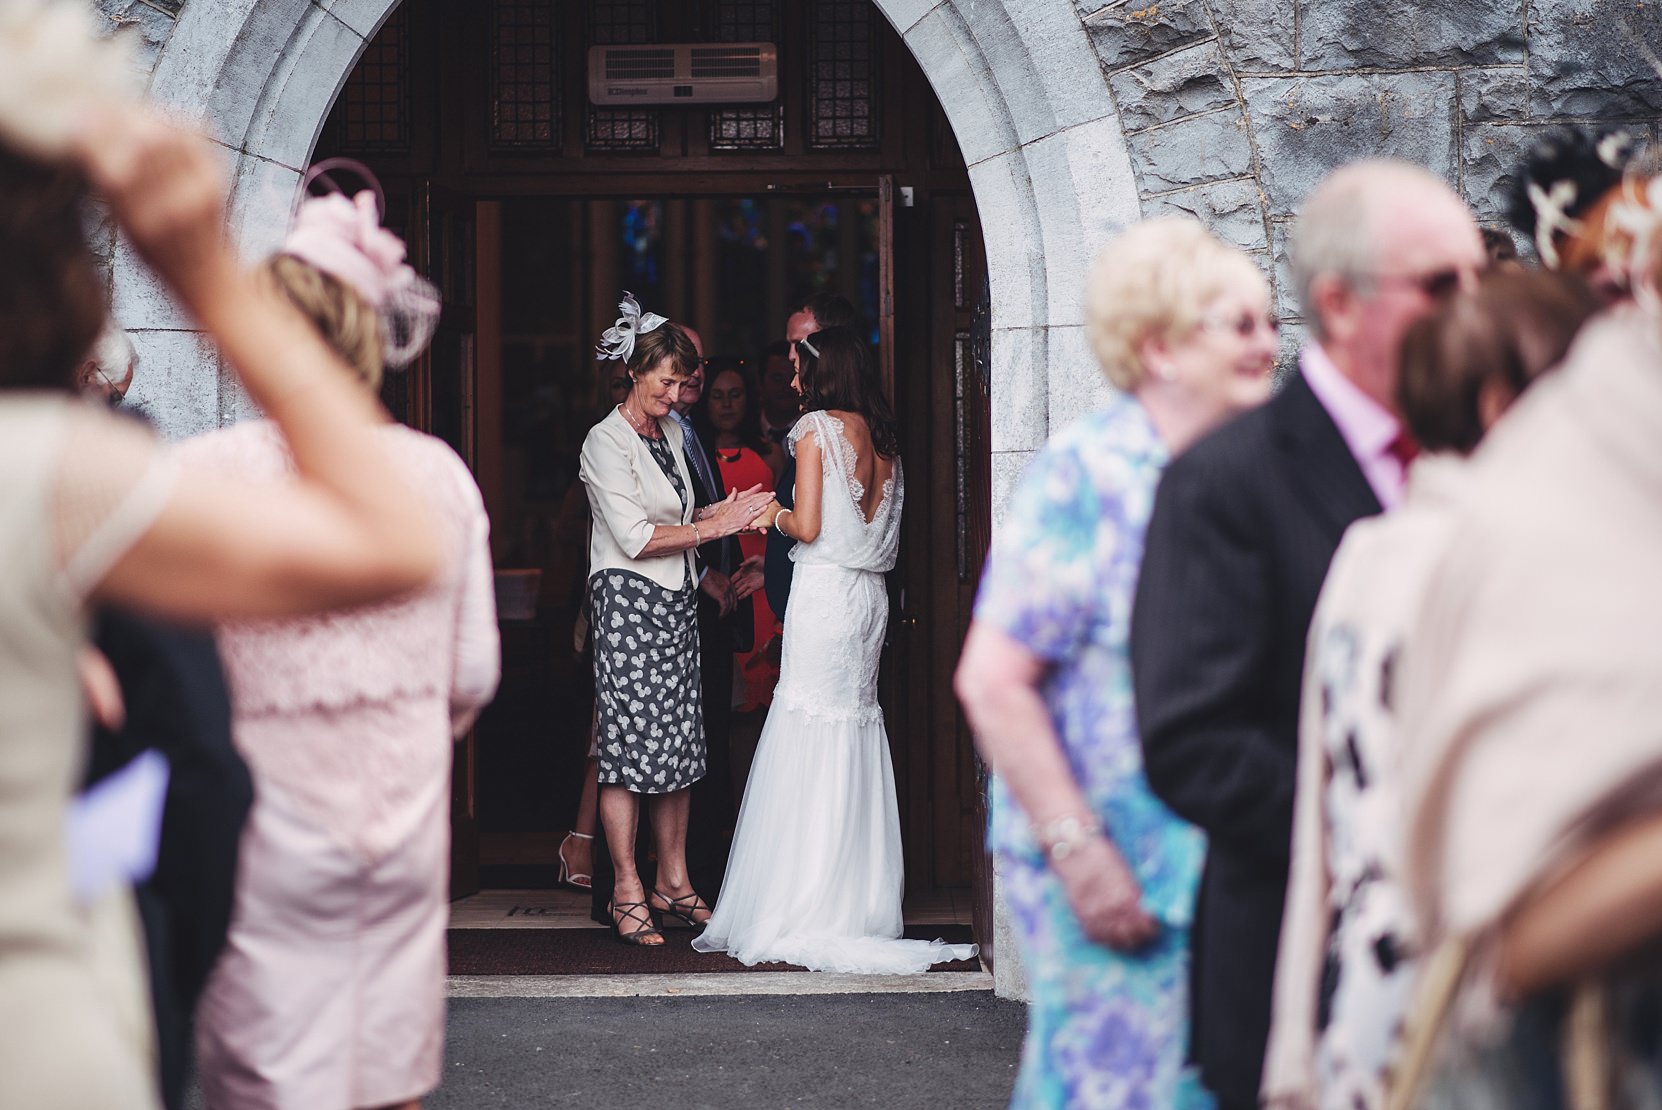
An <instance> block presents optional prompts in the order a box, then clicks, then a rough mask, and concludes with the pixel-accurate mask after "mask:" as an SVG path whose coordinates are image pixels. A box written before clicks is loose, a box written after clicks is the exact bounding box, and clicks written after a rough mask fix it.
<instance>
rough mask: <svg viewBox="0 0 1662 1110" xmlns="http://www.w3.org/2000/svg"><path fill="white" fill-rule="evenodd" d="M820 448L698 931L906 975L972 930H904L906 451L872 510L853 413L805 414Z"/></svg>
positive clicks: (741, 947)
mask: <svg viewBox="0 0 1662 1110" xmlns="http://www.w3.org/2000/svg"><path fill="white" fill-rule="evenodd" d="M810 434H811V435H813V436H815V438H816V439H817V441H818V444H819V447H820V458H821V460H822V461H823V472H824V478H823V482H824V485H823V490H824V499H823V502H822V505H823V508H822V510H821V525H820V534H819V537H818V538H817V539H815V540H814V542H813V543H803V544H798V545H797V546H796V548H795V550H794V551H793V552H792V553H791V558H792V560H794V561H795V563H796V567H795V569H794V571H793V577H792V579H791V603H790V606H789V607H788V608H787V609H786V610H785V641H784V657H783V660H782V663H781V668H780V675H779V685H778V687H777V689H776V690H775V692H774V696H773V708H772V709H771V710H770V711H769V713H768V719H767V724H766V725H765V726H764V727H763V729H762V737H761V740H760V741H759V742H758V745H757V748H756V760H755V762H754V764H752V766H751V771H750V781H749V783H748V784H747V785H746V787H745V792H744V804H743V805H742V806H741V807H740V810H739V823H738V828H737V831H736V832H735V834H734V839H733V851H732V854H731V855H730V856H729V857H728V862H727V877H726V879H725V880H724V881H723V883H722V887H721V897H720V898H719V899H718V900H717V902H716V907H715V914H714V916H713V917H711V918H710V922H709V924H708V925H707V926H706V928H705V930H704V932H703V934H702V935H701V936H699V937H698V938H697V939H696V940H694V941H693V947H694V948H696V949H698V950H699V951H700V952H727V953H728V954H729V955H731V956H733V957H734V958H736V959H738V960H740V961H742V962H744V963H746V964H758V963H769V962H783V963H790V964H796V965H798V966H801V967H807V968H811V969H813V970H815V971H842V972H864V973H902V972H918V971H925V970H927V969H928V968H929V966H930V965H931V964H934V963H939V962H941V961H943V960H967V959H970V958H971V957H973V956H974V955H975V954H976V947H975V945H973V944H946V943H945V942H943V941H938V940H935V941H926V940H902V939H899V938H900V934H901V918H900V899H901V892H902V889H903V887H904V885H905V872H904V865H903V864H902V860H901V850H900V814H899V809H898V807H897V805H896V801H895V786H894V767H893V765H892V764H891V763H890V760H889V736H888V732H887V730H885V729H884V727H883V711H882V709H881V708H880V707H879V706H878V704H877V665H878V656H879V655H880V654H881V652H882V649H883V634H884V630H885V628H886V626H887V623H888V616H889V598H888V593H887V592H886V590H885V588H884V583H883V574H884V572H886V571H888V570H891V569H893V567H894V564H895V553H896V551H897V549H898V548H899V546H900V511H901V503H902V501H903V500H904V497H905V485H904V482H903V479H902V475H901V469H900V460H899V459H896V460H895V468H894V477H893V478H891V479H890V480H889V481H888V482H887V483H885V484H884V490H883V499H882V501H881V503H880V504H879V505H878V507H877V512H876V515H875V516H874V517H873V518H872V519H871V520H870V521H869V522H868V521H867V520H866V519H865V516H864V514H863V513H862V511H861V509H860V502H861V500H862V498H863V497H864V494H865V490H864V487H862V486H861V485H860V483H859V482H858V481H857V480H856V479H855V478H854V461H855V455H854V448H853V446H852V445H851V444H850V443H849V442H848V439H847V438H846V437H845V436H844V434H843V426H842V422H841V421H840V420H838V419H837V418H836V417H833V416H829V415H827V414H826V413H824V412H812V413H808V414H807V415H805V416H804V417H803V418H802V419H801V420H800V421H799V422H798V423H797V425H796V427H795V429H794V430H793V431H792V432H791V435H790V439H789V441H788V443H789V446H790V449H791V452H792V453H793V454H794V453H795V451H796V444H797V442H798V441H799V440H800V439H801V438H802V437H804V436H806V435H810Z"/></svg>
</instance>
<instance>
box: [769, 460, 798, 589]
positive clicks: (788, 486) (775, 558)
mask: <svg viewBox="0 0 1662 1110" xmlns="http://www.w3.org/2000/svg"><path fill="white" fill-rule="evenodd" d="M773 497H774V500H776V501H778V502H779V504H780V505H782V506H784V507H785V508H787V509H790V508H794V507H795V506H796V456H795V455H787V456H786V459H785V469H784V470H782V471H781V472H780V474H779V481H778V482H776V483H774V490H773ZM795 546H796V541H795V540H793V539H791V538H790V537H789V536H786V535H784V534H782V533H781V532H780V531H779V529H777V528H770V529H768V546H767V554H766V557H765V560H764V562H763V563H762V576H763V582H762V587H763V592H764V593H766V594H767V598H768V608H770V609H772V610H773V615H774V616H776V617H778V618H779V619H780V620H781V621H783V620H784V619H785V606H786V605H787V604H789V602H790V600H791V574H792V573H793V572H794V571H795V569H796V565H795V564H794V563H792V562H791V549H792V548H794V547H795Z"/></svg>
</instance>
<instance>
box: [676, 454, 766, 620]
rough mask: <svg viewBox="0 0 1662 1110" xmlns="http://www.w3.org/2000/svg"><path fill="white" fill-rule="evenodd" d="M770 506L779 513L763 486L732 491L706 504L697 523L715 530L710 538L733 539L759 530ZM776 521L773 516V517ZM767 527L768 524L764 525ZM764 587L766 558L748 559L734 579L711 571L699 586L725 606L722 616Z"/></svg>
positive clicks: (699, 513)
mask: <svg viewBox="0 0 1662 1110" xmlns="http://www.w3.org/2000/svg"><path fill="white" fill-rule="evenodd" d="M769 507H774V508H775V511H777V502H775V501H774V500H773V494H772V493H770V492H768V491H767V490H765V489H763V488H762V487H761V486H760V485H754V486H751V487H750V488H749V489H747V490H732V491H730V492H729V493H728V494H727V496H726V497H725V498H724V499H722V500H721V501H718V502H716V503H715V504H713V505H706V506H704V507H703V508H702V509H700V510H698V512H697V513H695V514H694V515H693V520H694V522H695V523H697V524H700V525H709V526H711V527H712V528H713V529H714V535H712V536H710V537H709V538H710V539H719V538H722V537H725V536H731V535H734V534H735V533H738V532H743V531H746V530H748V529H754V528H755V521H756V520H758V519H760V518H761V517H762V516H764V515H765V514H766V512H767V509H768V508H769ZM769 519H770V520H771V519H772V518H771V517H770V518H769ZM762 527H763V528H766V527H767V526H766V525H763V526H762ZM761 588H762V557H761V556H760V555H757V556H754V557H752V558H749V559H746V560H745V561H744V562H743V563H741V564H740V565H739V569H738V570H736V571H734V572H733V574H732V575H731V576H729V575H726V574H723V573H722V572H721V571H719V570H709V571H706V572H705V574H704V578H703V580H702V581H701V582H700V583H699V589H701V590H703V591H704V592H705V593H706V594H708V595H709V596H710V597H711V599H712V600H714V601H715V602H716V603H717V604H718V605H720V606H721V615H722V616H724V617H725V616H727V615H728V614H729V613H731V612H732V611H733V607H734V606H735V605H737V604H738V603H739V602H741V601H743V600H744V599H745V598H747V597H749V596H750V595H751V594H753V593H756V592H757V591H758V590H760V589H761Z"/></svg>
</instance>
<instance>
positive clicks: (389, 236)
mask: <svg viewBox="0 0 1662 1110" xmlns="http://www.w3.org/2000/svg"><path fill="white" fill-rule="evenodd" d="M338 164H339V163H338V161H337V160H331V161H330V162H328V163H320V164H319V165H318V166H315V167H313V169H312V170H311V171H310V172H309V173H308V174H307V181H306V183H305V185H309V184H310V183H311V181H312V179H314V178H319V179H323V180H325V181H326V182H327V178H325V177H323V173H324V170H326V169H327V168H329V167H331V166H335V165H338ZM358 172H360V173H361V174H363V175H364V176H365V177H366V178H367V179H368V181H369V182H370V184H371V186H372V188H371V189H364V190H361V191H360V192H359V193H358V194H357V195H356V196H354V197H353V198H352V199H350V200H348V199H347V198H346V194H344V193H339V192H334V193H329V194H327V195H325V196H314V197H307V198H306V199H304V200H302V201H301V202H300V207H299V208H298V209H297V210H296V211H295V214H294V221H293V224H292V225H291V226H290V228H289V234H288V238H287V239H285V240H284V241H283V246H282V249H281V252H280V253H282V254H288V255H293V256H294V257H295V258H298V259H300V260H301V261H302V262H305V263H308V264H309V265H311V266H314V267H316V268H317V269H319V270H321V271H322V272H323V273H326V274H328V275H330V276H331V277H333V278H336V279H337V280H339V281H341V282H344V283H345V284H346V285H349V286H351V287H352V289H354V290H355V291H356V292H357V293H358V295H359V296H361V297H363V299H364V300H365V301H367V302H368V303H369V306H370V307H371V308H373V309H374V310H375V311H376V313H377V314H378V315H379V316H380V318H381V339H382V343H383V346H384V347H385V348H386V350H385V352H384V354H383V358H384V360H385V362H386V364H387V365H388V366H391V367H394V368H398V367H403V366H408V365H409V364H410V363H411V362H412V361H414V360H415V357H416V356H417V355H419V354H420V353H421V352H422V351H423V350H425V349H426V347H427V343H428V341H429V340H431V339H432V338H433V331H434V329H435V328H436V327H437V326H438V322H439V313H440V311H441V310H442V309H443V307H444V300H443V298H442V297H441V296H440V295H439V291H438V290H437V289H436V288H434V286H433V284H432V283H431V282H429V281H428V280H427V279H425V278H423V277H422V276H421V275H419V274H417V273H416V272H415V270H413V269H412V268H411V267H410V266H409V264H408V263H406V262H405V261H404V256H405V250H404V243H403V241H402V240H401V239H399V238H398V236H396V235H394V234H393V233H392V232H390V231H388V230H386V229H385V228H384V227H382V226H381V204H380V187H379V185H378V184H376V182H375V179H374V177H373V176H372V175H370V174H369V171H368V170H363V169H361V168H360V169H359V170H358ZM327 183H328V184H330V185H331V186H332V185H333V184H334V183H333V182H327ZM305 185H303V186H302V189H304V188H305Z"/></svg>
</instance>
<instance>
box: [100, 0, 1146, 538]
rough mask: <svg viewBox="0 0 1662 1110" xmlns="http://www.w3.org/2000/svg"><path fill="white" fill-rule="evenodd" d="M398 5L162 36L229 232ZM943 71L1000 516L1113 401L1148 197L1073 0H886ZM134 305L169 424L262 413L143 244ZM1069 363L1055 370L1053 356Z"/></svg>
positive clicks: (129, 306) (284, 1) (241, 225)
mask: <svg viewBox="0 0 1662 1110" xmlns="http://www.w3.org/2000/svg"><path fill="white" fill-rule="evenodd" d="M396 6H397V0H227V2H222V3H217V4H205V3H198V4H187V5H185V6H184V8H183V9H182V11H181V12H180V14H179V16H178V18H177V21H176V24H175V25H174V26H173V27H172V28H171V29H169V31H168V33H167V34H166V36H165V38H164V39H163V41H162V45H161V50H160V53H159V56H158V57H157V60H156V63H155V69H154V72H153V76H152V79H151V87H152V90H153V94H154V95H155V97H156V98H157V99H158V100H159V101H160V102H162V103H164V104H167V105H169V106H171V107H173V108H175V109H176V110H178V111H179V112H181V113H182V114H183V115H185V116H187V117H189V118H192V119H198V120H202V121H203V122H205V123H206V124H207V126H208V127H209V128H210V129H211V131H212V132H213V133H214V134H215V135H217V136H218V137H219V138H220V141H221V142H222V143H223V144H224V145H225V147H226V148H227V157H228V159H229V161H230V163H231V165H232V173H233V174H234V191H233V195H232V207H231V227H232V231H233V233H234V234H235V236H236V237H237V240H238V242H239V243H240V244H241V245H242V246H243V248H244V250H245V251H247V252H248V253H250V254H254V253H258V252H260V251H262V250H265V249H268V248H269V247H270V246H272V245H273V244H274V242H275V241H276V239H277V237H278V236H280V235H281V233H282V213H284V212H286V210H287V207H288V202H289V200H290V199H291V198H292V196H293V193H294V189H295V188H296V186H297V185H298V182H299V178H300V173H301V170H302V169H303V167H304V166H305V165H306V162H307V160H308V158H309V157H310V154H311V151H312V148H313V145H314V143H315V142H316V139H317V135H318V132H319V130H320V129H321V128H322V126H323V121H324V119H325V118H326V117H327V116H328V113H329V109H330V106H331V105H332V104H333V103H334V100H335V96H336V94H337V93H338V92H339V90H340V87H341V85H342V84H343V83H344V82H345V80H346V77H347V75H348V74H349V73H350V72H351V70H352V66H353V65H354V64H355V63H356V61H357V58H358V55H359V54H360V53H361V52H362V51H363V48H364V45H365V43H366V41H367V40H368V39H369V38H370V37H371V36H373V35H374V33H375V31H376V30H377V29H378V28H379V27H380V25H381V23H382V22H383V21H384V20H385V19H386V17H387V15H388V14H389V13H390V12H391V11H392V10H393V8H395V7H396ZM877 7H878V8H879V9H880V10H882V11H883V13H884V14H885V15H886V16H887V17H888V19H889V20H890V22H891V23H893V25H894V26H895V28H896V30H897V31H899V32H900V33H901V35H902V36H903V38H904V39H905V41H906V43H907V45H908V46H909V47H910V48H911V50H912V52H913V54H914V55H915V56H916V57H917V60H918V62H919V65H920V67H921V68H922V70H923V72H924V74H925V75H926V76H927V77H928V79H929V81H930V83H931V85H933V87H934V89H935V92H936V94H937V96H938V97H939V98H940V101H941V103H942V104H943V105H944V106H945V108H946V112H947V115H948V117H949V119H950V120H951V122H952V125H953V130H954V132H955V133H956V135H957V138H958V141H959V144H960V146H961V148H962V150H963V153H964V158H965V161H966V162H967V163H968V165H969V167H970V179H971V183H972V185H973V188H974V191H975V197H976V202H977V205H978V207H979V209H980V215H981V225H982V227H983V228H984V229H985V233H986V240H987V255H988V265H989V270H990V279H991V282H992V294H993V297H992V300H993V317H992V326H993V383H992V391H993V395H992V440H993V483H994V505H995V509H994V512H995V515H996V514H997V506H998V504H999V503H1000V502H1001V501H1002V495H1003V493H1004V492H1005V491H1007V490H1008V489H1009V487H1010V486H1011V485H1012V484H1013V483H1014V481H1015V479H1016V477H1017V476H1018V475H1019V474H1020V472H1021V469H1022V467H1023V466H1024V465H1025V463H1026V461H1027V458H1028V457H1029V455H1030V454H1031V452H1032V451H1033V450H1034V449H1036V448H1037V447H1038V446H1039V445H1040V444H1041V443H1042V442H1043V441H1044V438H1045V436H1046V434H1047V433H1048V430H1049V428H1050V426H1051V424H1052V421H1053V420H1062V419H1066V418H1068V417H1071V416H1072V415H1074V414H1076V413H1079V412H1081V411H1084V410H1085V409H1087V408H1089V407H1090V406H1091V404H1092V402H1093V399H1094V398H1095V397H1096V396H1098V395H1099V393H1100V390H1101V388H1102V387H1101V386H1100V385H1098V383H1097V379H1096V376H1095V375H1094V374H1089V373H1086V374H1081V373H1079V372H1078V371H1079V368H1080V367H1082V366H1089V365H1090V360H1089V357H1088V355H1087V350H1086V345H1085V340H1084V335H1083V327H1082V324H1083V311H1082V309H1081V306H1080V295H1079V294H1080V289H1081V287H1082V285H1083V275H1084V270H1085V267H1086V265H1087V263H1088V261H1089V259H1090V258H1091V256H1092V254H1093V253H1094V252H1095V250H1096V248H1097V247H1098V246H1099V245H1100V243H1101V242H1102V240H1103V239H1105V238H1106V237H1107V236H1108V235H1109V234H1110V233H1111V232H1112V231H1113V229H1114V228H1116V227H1118V226H1120V225H1122V224H1123V223H1124V222H1126V221H1128V220H1131V219H1135V218H1136V216H1137V214H1138V211H1139V201H1138V196H1137V186H1136V182H1135V180H1134V178H1133V176H1132V169H1131V162H1130V158H1129V155H1128V153H1127V149H1126V142H1125V138H1124V135H1123V134H1122V132H1121V129H1120V124H1119V117H1118V114H1117V112H1116V111H1115V108H1114V104H1113V100H1112V99H1111V97H1110V94H1109V89H1108V84H1107V79H1106V78H1105V76H1104V74H1103V69H1102V65H1101V62H1100V60H1099V58H1098V56H1097V53H1096V51H1095V50H1094V49H1093V48H1092V45H1091V41H1090V38H1089V36H1088V35H1087V34H1086V33H1085V29H1084V27H1083V26H1082V25H1081V20H1080V16H1079V14H1078V13H1077V12H1076V11H1075V10H1074V8H1073V6H1072V5H1064V4H1033V5H1023V6H1022V7H1023V8H1024V9H1025V10H1023V11H1021V12H1020V13H1019V16H1020V18H1015V17H1013V16H1012V14H1011V12H1010V10H1009V9H1010V8H1011V7H1012V5H1006V4H985V3H983V4H957V3H952V2H943V0H933V2H930V0H877ZM112 270H113V274H112V278H113V293H114V299H115V306H116V314H117V317H118V318H119V319H120V320H122V322H123V323H124V325H125V326H126V327H127V328H128V329H129V330H131V331H133V332H135V333H136V335H137V339H138V342H139V343H140V345H141V348H143V352H142V353H143V354H144V356H145V360H146V376H145V380H144V383H143V385H142V386H141V387H140V388H139V392H140V397H139V398H138V399H139V400H140V402H141V403H143V404H145V405H146V406H147V407H148V408H149V409H150V410H151V411H152V413H153V414H154V415H155V416H156V418H157V421H158V423H159V424H160V425H161V426H162V428H163V429H164V430H165V431H167V432H168V433H169V434H171V435H188V434H190V433H193V432H197V431H201V430H204V429H206V428H209V427H213V426H216V425H219V424H224V423H230V422H233V421H235V420H237V419H240V418H241V417H242V416H244V415H245V414H246V407H245V405H244V403H243V401H242V400H241V398H240V394H239V393H238V391H237V390H236V388H235V386H234V383H232V382H231V381H229V379H228V378H227V377H226V376H225V375H224V374H220V375H219V376H218V379H217V380H216V381H214V382H211V383H210V382H207V381H205V380H204V377H203V376H202V375H201V373H200V367H201V365H202V364H203V362H211V361H213V360H214V358H215V356H214V355H213V353H212V351H211V350H210V349H209V348H208V347H207V346H206V345H205V344H203V343H202V342H201V341H200V339H199V338H198V337H197V336H196V335H195V333H194V332H193V331H192V330H191V328H190V324H189V322H188V321H186V320H185V319H184V318H183V317H182V316H181V315H180V314H179V311H178V309H177V308H176V307H175V306H174V305H173V304H172V303H171V302H170V301H169V300H168V298H167V297H166V296H165V295H164V294H163V293H162V292H161V291H160V290H159V289H157V288H156V287H155V285H154V283H153V282H152V281H151V279H150V278H149V275H148V274H147V273H146V272H145V271H144V269H143V267H142V266H140V265H139V264H138V263H137V260H136V259H134V258H133V257H132V256H131V255H130V254H129V253H128V252H127V251H125V250H124V249H122V248H121V247H119V246H118V247H117V249H116V251H115V255H114V259H113V264H112ZM1053 366H1054V367H1056V368H1057V370H1058V372H1057V373H1056V374H1055V375H1052V374H1051V373H1050V372H1049V371H1050V369H1051V367H1053Z"/></svg>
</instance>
